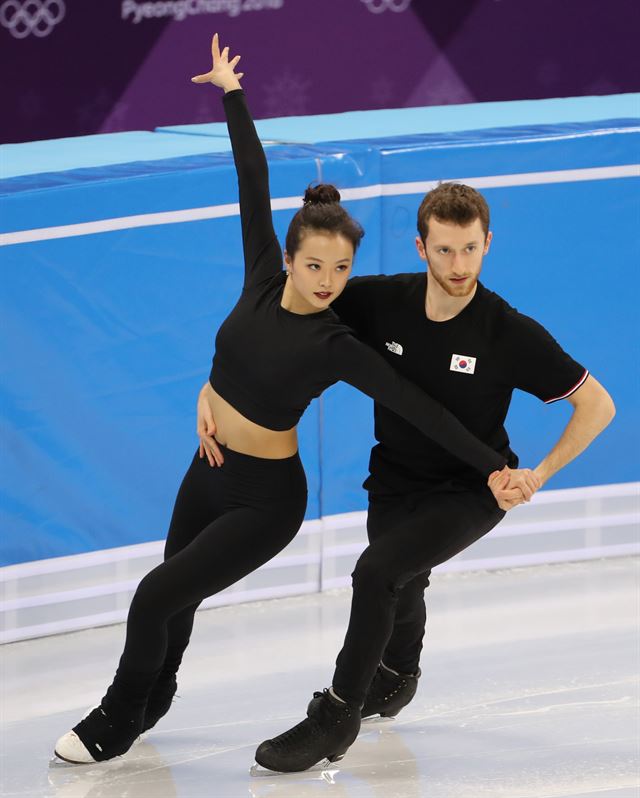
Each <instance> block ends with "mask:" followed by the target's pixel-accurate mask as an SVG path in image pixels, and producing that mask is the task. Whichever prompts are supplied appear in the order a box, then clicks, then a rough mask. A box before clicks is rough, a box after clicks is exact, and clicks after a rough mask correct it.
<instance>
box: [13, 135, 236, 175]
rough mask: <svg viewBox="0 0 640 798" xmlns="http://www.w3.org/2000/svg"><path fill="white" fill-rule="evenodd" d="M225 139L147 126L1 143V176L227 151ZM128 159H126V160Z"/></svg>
mask: <svg viewBox="0 0 640 798" xmlns="http://www.w3.org/2000/svg"><path fill="white" fill-rule="evenodd" d="M228 151H229V145H228V144H227V143H226V142H212V143H205V142H202V141H200V140H199V139H196V138H188V139H185V138H184V137H182V136H175V135H173V136H171V135H169V136H165V137H162V138H160V137H158V136H156V135H155V134H154V133H150V132H149V131H147V130H133V131H130V132H128V133H118V134H117V135H113V134H112V133H103V134H100V135H96V136H73V137H70V138H66V139H54V140H52V141H30V142H28V143H25V144H3V145H2V146H0V177H2V178H3V179H5V178H9V177H20V176H23V175H37V176H38V177H40V176H41V175H43V174H46V173H49V172H63V171H68V170H70V169H83V168H96V167H99V166H114V165H116V164H123V163H133V162H136V161H146V160H149V159H150V158H153V160H161V159H165V158H179V157H183V156H185V155H198V154H200V153H210V152H228ZM123 159H126V160H123Z"/></svg>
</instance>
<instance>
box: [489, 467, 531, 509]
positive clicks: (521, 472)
mask: <svg viewBox="0 0 640 798" xmlns="http://www.w3.org/2000/svg"><path fill="white" fill-rule="evenodd" d="M487 485H488V486H489V490H490V491H491V493H493V496H494V498H495V500H496V502H497V504H498V507H499V508H500V509H501V510H511V509H513V508H514V507H517V505H518V504H523V503H524V502H528V501H531V497H532V496H533V494H534V493H535V492H536V491H537V490H540V488H541V487H542V480H541V479H540V477H539V476H538V475H537V474H536V472H535V471H533V470H532V469H530V468H509V466H505V467H504V468H503V469H502V471H494V472H493V473H492V474H490V475H489V479H488V480H487Z"/></svg>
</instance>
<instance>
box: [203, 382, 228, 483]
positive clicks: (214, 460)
mask: <svg viewBox="0 0 640 798" xmlns="http://www.w3.org/2000/svg"><path fill="white" fill-rule="evenodd" d="M208 388H209V383H206V384H205V385H204V386H203V387H202V389H201V391H200V393H199V394H198V425H197V432H198V437H199V438H200V459H202V458H203V457H204V456H205V455H206V456H207V460H208V461H209V465H210V466H211V467H212V468H213V467H215V466H216V465H218V466H221V465H222V464H223V463H224V457H223V456H222V452H221V451H220V449H219V448H218V444H217V442H216V439H215V434H216V423H215V421H214V419H213V411H212V410H211V405H210V404H209V399H208V397H207V391H208Z"/></svg>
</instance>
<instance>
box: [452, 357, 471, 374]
mask: <svg viewBox="0 0 640 798" xmlns="http://www.w3.org/2000/svg"><path fill="white" fill-rule="evenodd" d="M475 370H476V358H475V357H471V355H451V365H450V366H449V371H461V372H462V373H463V374H473V373H474V371H475Z"/></svg>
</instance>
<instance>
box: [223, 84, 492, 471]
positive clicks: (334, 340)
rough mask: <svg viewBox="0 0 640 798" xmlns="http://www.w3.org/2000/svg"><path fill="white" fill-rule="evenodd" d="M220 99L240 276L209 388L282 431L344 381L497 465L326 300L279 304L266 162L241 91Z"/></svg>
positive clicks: (473, 457) (458, 449) (477, 462)
mask: <svg viewBox="0 0 640 798" xmlns="http://www.w3.org/2000/svg"><path fill="white" fill-rule="evenodd" d="M223 102H224V108H225V112H226V115H227V124H228V127H229V135H230V137H231V145H232V148H233V157H234V160H235V164H236V170H237V173H238V184H239V189H240V217H241V223H242V243H243V248H244V263H245V276H244V287H243V290H242V294H241V296H240V299H239V300H238V302H237V304H236V306H235V307H234V309H233V310H232V311H231V313H230V314H229V316H228V317H227V318H226V319H225V321H224V323H223V324H222V326H221V327H220V329H219V331H218V334H217V337H216V352H215V355H214V358H213V366H212V369H211V374H210V377H209V381H210V383H211V386H212V387H213V388H214V390H215V391H216V392H217V393H218V394H220V396H222V397H223V399H225V400H226V401H227V402H229V404H231V405H232V406H233V407H234V408H235V409H236V410H237V411H238V412H239V413H241V414H242V415H243V416H245V418H248V419H249V420H251V421H253V422H255V423H256V424H259V425H260V426H262V427H266V428H268V429H272V430H288V429H291V428H292V427H295V425H296V424H297V423H298V421H299V419H300V417H301V416H302V414H303V413H304V411H305V409H306V407H307V406H308V404H309V402H310V401H311V400H312V399H314V398H315V397H317V396H319V395H320V394H321V393H322V391H323V390H324V389H325V388H327V387H328V386H330V385H332V384H333V383H335V382H337V381H338V380H344V381H345V382H348V383H349V384H350V385H353V386H354V387H355V388H358V390H360V391H363V392H364V393H366V394H367V395H368V396H371V397H372V398H373V399H375V400H376V402H379V403H380V404H382V405H385V406H386V407H388V408H390V409H391V410H393V411H394V412H396V413H398V414H399V415H401V416H403V417H404V418H405V419H407V421H410V422H411V423H412V424H413V425H414V426H416V427H417V428H418V429H419V430H420V431H421V432H422V433H424V434H425V435H427V436H428V437H430V438H431V439H432V440H434V441H436V442H437V443H439V444H440V445H441V446H443V447H444V448H446V449H448V450H449V451H450V452H451V453H452V454H454V455H455V456H457V457H459V458H460V459H461V460H463V461H465V462H466V463H469V464H470V465H472V466H473V467H474V468H476V469H477V470H478V471H480V472H481V473H482V474H483V475H485V476H488V474H490V473H491V472H492V471H495V470H497V469H501V468H502V467H503V466H504V465H505V464H506V460H505V458H504V457H502V456H501V455H499V454H498V453H497V452H495V451H494V450H493V449H491V448H489V447H488V446H486V445H485V444H484V443H482V442H481V441H480V440H478V439H477V438H476V437H474V436H473V435H472V434H471V433H470V432H468V431H467V429H466V428H465V427H464V426H463V425H462V424H461V423H460V422H459V421H458V420H457V419H456V418H455V416H453V415H452V414H451V413H450V412H449V411H448V410H446V409H445V408H444V407H443V406H442V405H441V404H439V403H438V402H436V401H434V400H433V399H431V398H430V397H429V396H428V395H427V394H425V393H424V392H423V391H422V390H421V389H420V388H418V387H416V386H415V385H414V384H413V383H412V382H409V381H408V380H406V379H405V378H404V377H401V376H400V375H399V374H398V373H397V372H396V371H395V369H393V368H392V367H391V366H390V365H389V364H388V363H387V362H386V361H385V360H384V359H383V358H382V357H381V356H380V355H379V354H378V353H377V352H375V351H374V350H373V349H371V348H370V347H369V346H367V345H366V344H363V343H361V342H360V341H358V339H357V338H356V337H355V336H354V335H353V333H352V331H351V329H350V328H349V327H347V326H345V325H344V324H342V323H341V322H340V320H339V319H338V317H337V316H336V314H335V313H334V312H333V311H332V310H331V309H330V308H327V310H323V311H319V312H318V313H311V314H308V315H301V314H297V313H292V312H291V311H288V310H285V308H283V307H282V306H281V304H280V303H281V301H282V292H283V289H284V285H285V282H286V274H285V272H284V271H283V269H282V263H283V259H282V251H281V249H280V245H279V244H278V240H277V238H276V234H275V231H274V229H273V223H272V219H271V200H270V196H269V173H268V169H267V161H266V158H265V155H264V152H263V150H262V145H261V144H260V140H259V139H258V135H257V133H256V130H255V127H254V125H253V121H252V119H251V115H250V114H249V110H248V108H247V105H246V101H245V97H244V92H243V91H241V90H239V89H238V90H236V91H231V92H229V93H228V94H226V95H225V96H224V100H223Z"/></svg>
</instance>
